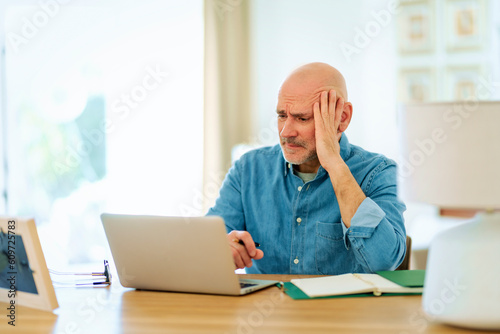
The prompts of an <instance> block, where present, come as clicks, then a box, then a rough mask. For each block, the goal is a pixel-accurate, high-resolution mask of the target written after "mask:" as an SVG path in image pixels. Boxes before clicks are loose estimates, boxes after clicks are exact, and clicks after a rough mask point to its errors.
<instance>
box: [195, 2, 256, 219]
mask: <svg viewBox="0 0 500 334" xmlns="http://www.w3.org/2000/svg"><path fill="white" fill-rule="evenodd" d="M204 11H205V13H204V15H205V82H204V87H205V88H204V90H205V91H204V97H205V101H204V108H205V110H204V113H205V114H204V162H203V164H204V166H203V171H204V172H203V194H204V197H203V199H204V201H203V203H204V210H205V211H206V210H207V209H208V208H209V207H210V206H212V205H213V203H214V201H215V199H216V197H217V191H214V190H213V189H217V190H218V188H219V186H220V184H221V182H222V179H223V176H224V174H225V173H226V172H227V170H228V169H229V167H230V165H231V149H232V147H233V146H234V145H236V144H239V143H243V142H247V141H248V139H249V136H250V134H251V131H252V119H251V117H250V116H251V113H252V108H251V101H250V96H251V92H250V89H251V85H250V83H251V69H250V50H249V47H250V38H249V37H250V36H249V31H250V27H249V22H250V18H249V12H250V4H249V1H247V0H239V1H238V0H205V9H204Z"/></svg>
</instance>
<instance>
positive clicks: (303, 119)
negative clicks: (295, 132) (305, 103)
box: [299, 117, 309, 122]
mask: <svg viewBox="0 0 500 334" xmlns="http://www.w3.org/2000/svg"><path fill="white" fill-rule="evenodd" d="M308 120H309V118H302V117H301V118H299V121H301V122H307V121H308Z"/></svg>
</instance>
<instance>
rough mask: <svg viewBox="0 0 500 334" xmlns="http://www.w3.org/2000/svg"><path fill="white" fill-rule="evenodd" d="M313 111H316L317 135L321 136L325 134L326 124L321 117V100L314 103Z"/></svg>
mask: <svg viewBox="0 0 500 334" xmlns="http://www.w3.org/2000/svg"><path fill="white" fill-rule="evenodd" d="M313 113H314V127H315V133H316V137H320V136H321V135H322V134H323V129H324V124H323V121H322V118H321V111H320V108H319V102H315V103H314V105H313Z"/></svg>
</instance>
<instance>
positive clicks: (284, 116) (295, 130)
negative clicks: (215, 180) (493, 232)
mask: <svg viewBox="0 0 500 334" xmlns="http://www.w3.org/2000/svg"><path fill="white" fill-rule="evenodd" d="M347 101H348V97H347V88H346V84H345V81H344V78H343V76H342V74H340V72H339V71H337V70H336V69H335V68H333V67H331V66H330V65H327V64H324V63H311V64H307V65H304V66H302V67H299V68H298V69H296V70H295V71H294V72H292V73H291V75H290V76H289V77H288V78H287V79H286V80H285V81H284V83H283V85H282V86H281V89H280V91H279V94H278V106H277V116H278V130H279V136H280V138H279V139H280V145H276V146H274V147H265V148H261V149H257V150H253V151H251V152H248V153H247V154H245V155H244V156H243V157H242V158H241V159H240V160H238V161H237V162H236V163H235V164H234V166H233V167H232V168H231V170H230V171H229V173H228V175H227V176H226V179H225V180H224V184H223V186H222V188H221V190H220V195H219V198H218V199H217V201H216V203H215V206H214V207H213V208H211V209H210V210H209V212H208V215H219V216H222V217H223V218H224V220H225V222H226V227H227V229H228V232H229V234H228V241H229V243H230V245H231V250H232V253H233V258H234V262H235V265H236V267H238V268H243V267H247V269H246V271H247V273H263V274H328V275H336V274H342V273H347V272H374V271H377V270H393V269H395V268H396V267H397V266H398V265H399V263H401V261H402V260H403V258H404V255H405V251H406V246H405V241H406V237H405V234H406V232H405V228H404V220H403V212H404V210H405V205H404V204H403V203H402V202H400V201H399V200H398V198H397V186H396V180H397V176H396V164H395V163H394V162H393V161H392V160H389V159H387V158H386V157H384V156H382V155H380V154H375V153H370V152H367V151H365V150H363V149H361V148H360V147H357V146H354V145H351V144H350V143H349V141H348V140H347V137H346V135H345V134H344V132H345V130H346V129H347V127H348V126H349V123H350V121H351V117H352V112H353V107H352V104H351V103H350V102H347ZM280 146H281V147H280ZM254 240H255V241H257V242H259V243H260V245H261V246H260V249H258V248H256V247H255V243H254ZM240 241H242V243H243V244H241V243H240ZM264 254H265V256H264Z"/></svg>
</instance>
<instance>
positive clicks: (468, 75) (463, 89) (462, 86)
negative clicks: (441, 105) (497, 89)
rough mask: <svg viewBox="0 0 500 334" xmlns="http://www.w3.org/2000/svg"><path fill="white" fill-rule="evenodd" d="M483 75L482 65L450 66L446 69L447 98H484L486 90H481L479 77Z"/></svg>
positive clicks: (459, 99) (449, 99)
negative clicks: (479, 89) (479, 88)
mask: <svg viewBox="0 0 500 334" xmlns="http://www.w3.org/2000/svg"><path fill="white" fill-rule="evenodd" d="M482 75H483V71H482V68H481V66H479V65H471V66H450V67H448V68H447V69H446V80H445V99H446V100H448V101H465V100H481V99H484V96H483V94H484V92H482V91H481V92H479V91H478V87H479V84H480V81H479V79H480V78H481V76H482Z"/></svg>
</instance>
